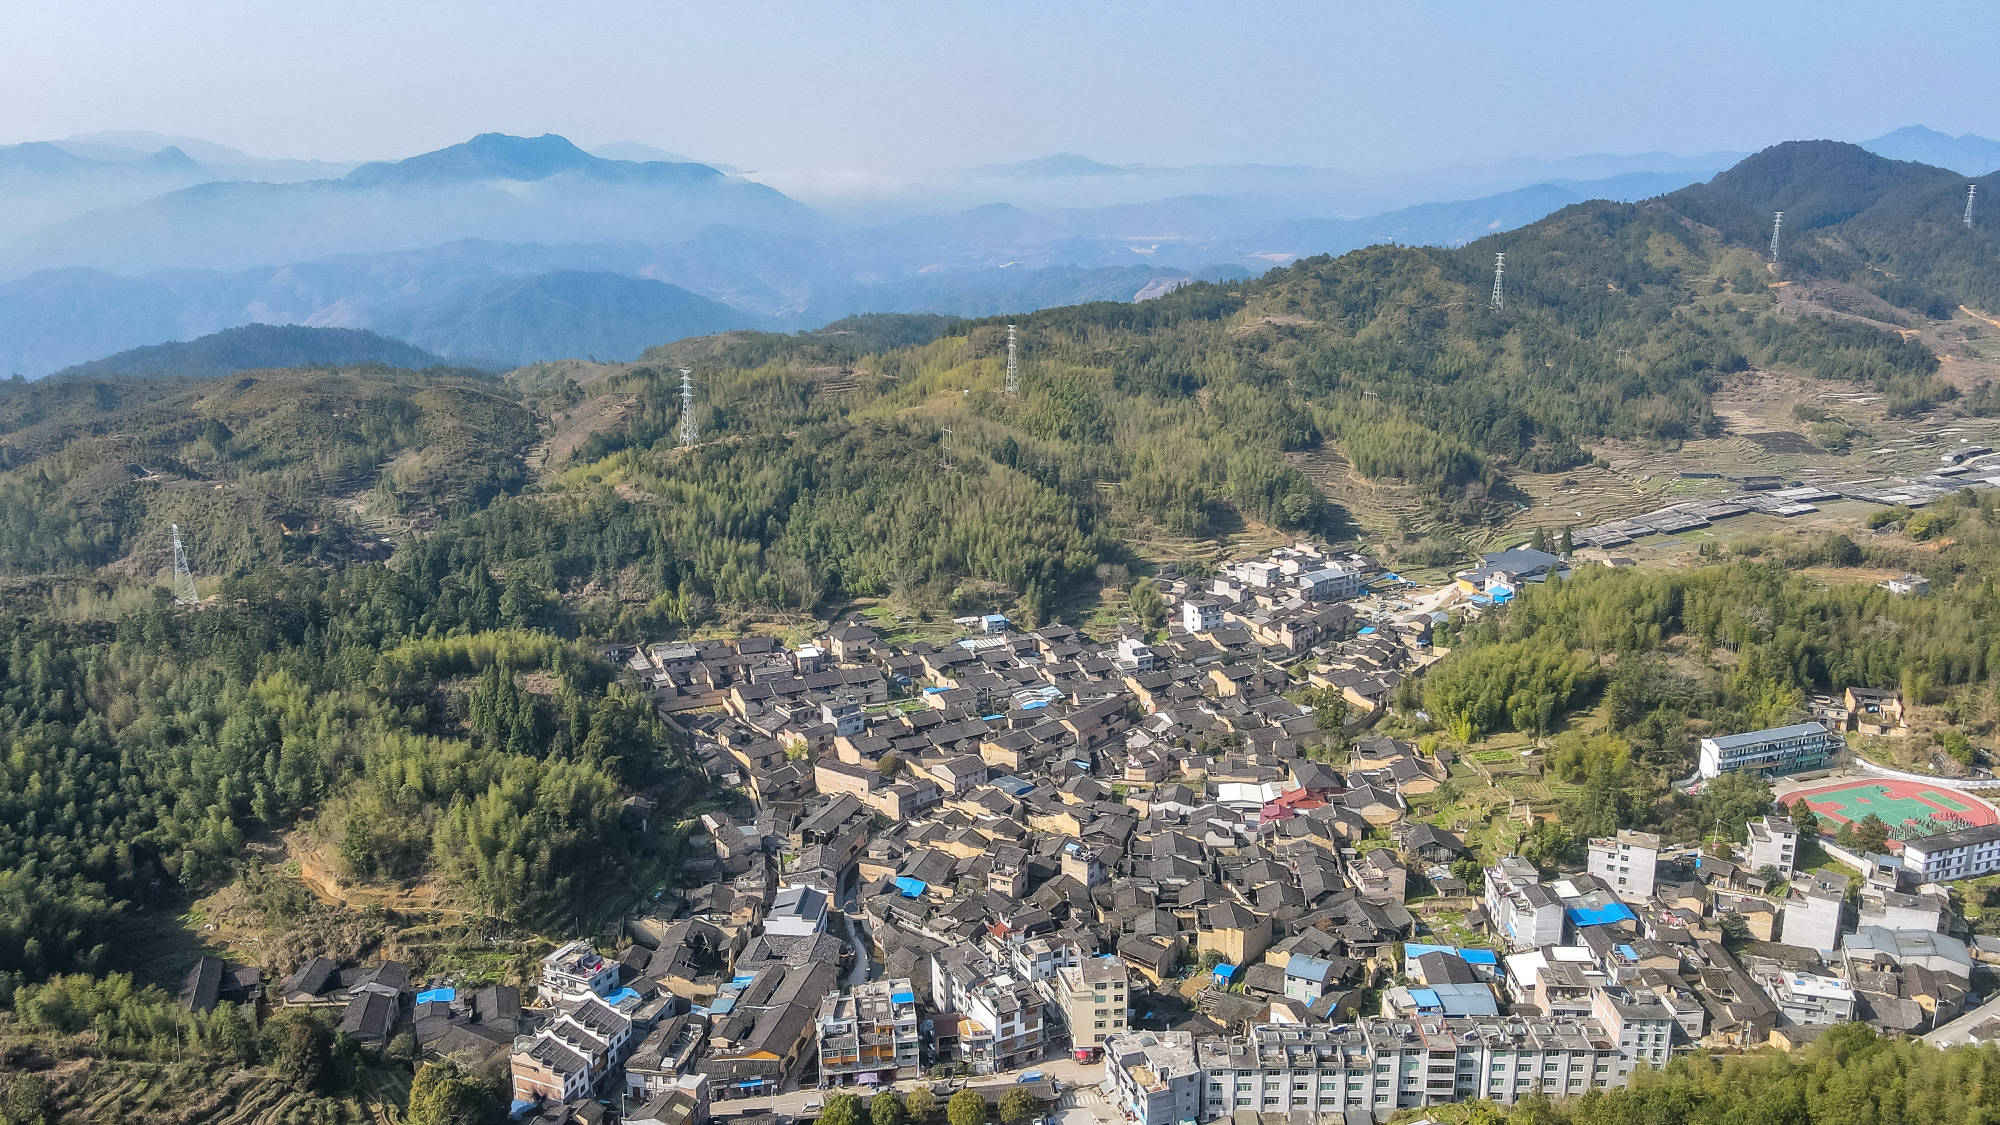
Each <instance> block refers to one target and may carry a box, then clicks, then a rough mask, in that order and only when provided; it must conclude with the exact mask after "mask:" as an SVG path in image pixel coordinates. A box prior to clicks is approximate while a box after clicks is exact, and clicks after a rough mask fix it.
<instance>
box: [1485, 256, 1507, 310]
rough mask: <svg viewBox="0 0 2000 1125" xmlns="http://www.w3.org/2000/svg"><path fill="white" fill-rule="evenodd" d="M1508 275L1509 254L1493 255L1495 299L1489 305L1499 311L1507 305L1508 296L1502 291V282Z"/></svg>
mask: <svg viewBox="0 0 2000 1125" xmlns="http://www.w3.org/2000/svg"><path fill="white" fill-rule="evenodd" d="M1506 276H1507V255H1505V254H1495V255H1493V299H1492V300H1491V301H1489V302H1487V307H1489V308H1491V309H1492V310H1493V311H1494V312H1499V311H1500V310H1501V309H1504V308H1506V307H1507V298H1506V297H1505V296H1504V295H1502V293H1501V291H1500V283H1501V281H1502V280H1504V279H1505V278H1506Z"/></svg>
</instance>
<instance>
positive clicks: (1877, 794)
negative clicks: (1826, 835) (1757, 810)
mask: <svg viewBox="0 0 2000 1125" xmlns="http://www.w3.org/2000/svg"><path fill="white" fill-rule="evenodd" d="M1799 800H1803V801H1805V803H1806V805H1807V807H1809V808H1811V809H1812V811H1813V812H1815V813H1817V814H1819V816H1820V817H1821V818H1822V819H1828V820H1831V821H1832V822H1833V823H1834V824H1849V823H1852V822H1854V821H1858V820H1861V819H1863V818H1865V817H1867V816H1868V815H1869V814H1871V813H1872V814H1874V815H1875V816H1877V817H1880V818H1881V820H1882V822H1883V823H1884V824H1887V825H1888V826H1889V829H1890V831H1891V832H1892V833H1893V832H1897V831H1899V830H1901V829H1902V828H1904V827H1905V826H1908V825H1919V826H1922V825H1924V824H1925V823H1927V822H1928V823H1930V824H1938V825H1954V824H1955V825H1960V826H1964V827H1971V826H1974V825H1984V824H1994V823H2000V815H1996V814H1995V813H1994V811H1993V806H1991V805H1989V804H1987V803H1986V802H1985V801H1982V800H1980V799H1979V798H1977V797H1974V796H1972V795H1970V794H1967V793H1962V792H1960V791H1958V790H1956V789H1947V788H1945V787H1944V786H1942V785H1938V784H1934V783H1932V782H1927V781H1844V782H1837V783H1835V784H1833V785H1822V786H1819V787H1818V788H1815V789H1802V790H1800V791H1798V792H1796V793H1793V794H1792V795H1791V796H1789V797H1787V798H1785V802H1786V804H1790V803H1791V802H1793V801H1799Z"/></svg>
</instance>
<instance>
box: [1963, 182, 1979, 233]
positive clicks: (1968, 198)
mask: <svg viewBox="0 0 2000 1125" xmlns="http://www.w3.org/2000/svg"><path fill="white" fill-rule="evenodd" d="M1977 194H1979V185H1978V184H1967V185H1965V226H1966V229H1968V230H1970V229H1971V227H1972V197H1973V196H1975V195H1977Z"/></svg>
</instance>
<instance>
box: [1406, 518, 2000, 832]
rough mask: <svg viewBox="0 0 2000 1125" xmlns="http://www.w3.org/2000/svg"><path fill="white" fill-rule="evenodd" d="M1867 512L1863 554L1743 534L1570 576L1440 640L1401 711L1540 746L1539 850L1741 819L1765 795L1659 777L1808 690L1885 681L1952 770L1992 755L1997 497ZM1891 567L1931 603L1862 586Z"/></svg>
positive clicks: (1771, 720)
mask: <svg viewBox="0 0 2000 1125" xmlns="http://www.w3.org/2000/svg"><path fill="white" fill-rule="evenodd" d="M1882 515H1883V516H1884V517H1885V518H1884V519H1883V521H1882V524H1881V528H1882V533H1881V534H1880V535H1879V536H1878V537H1876V538H1875V539H1874V540H1872V541H1869V542H1867V544H1866V545H1865V546H1864V545H1861V544H1857V543H1856V542H1855V541H1854V540H1853V539H1851V538H1849V537H1847V536H1844V535H1832V536H1827V537H1824V538H1822V539H1820V540H1817V541H1801V540H1796V539H1795V540H1791V541H1788V542H1785V543H1771V544H1766V543H1759V542H1756V541H1751V542H1747V543H1743V544H1739V545H1737V546H1735V547H1734V548H1732V549H1730V550H1728V551H1726V552H1724V553H1722V554H1721V555H1720V556H1719V557H1717V558H1716V559H1715V560H1714V561H1713V562H1712V563H1711V564H1710V565H1705V566H1701V567H1696V568H1692V569H1686V570H1610V569H1606V568H1603V567H1597V566H1586V567H1583V568H1581V569H1580V570H1579V571H1578V573H1577V574H1576V576H1575V577H1574V578H1572V579H1570V580H1568V581H1562V582H1551V583H1549V584H1547V585H1545V586H1537V587H1532V588H1530V589H1529V590H1527V591H1526V592H1524V594H1523V595H1522V596H1521V597H1520V598H1519V599H1517V600H1516V601H1515V602H1514V603H1513V604H1511V605H1510V606H1509V608H1508V611H1507V612H1506V613H1505V614H1504V615H1499V616H1496V617H1489V618H1486V619H1484V620H1482V621H1480V622H1479V623H1478V624H1477V625H1475V626H1473V627H1471V628H1470V629H1467V630H1465V631H1464V632H1463V633H1462V634H1460V635H1456V636H1450V637H1447V638H1446V639H1445V643H1447V644H1449V645H1451V646H1452V649H1453V651H1452V655H1451V657H1450V658H1449V659H1447V660H1445V661H1444V662H1442V663H1441V664H1439V665H1438V666H1437V667H1436V668H1435V669H1433V670H1432V671H1431V672H1430V673H1429V674H1428V675H1427V676H1426V677H1425V678H1424V679H1423V681H1422V682H1421V684H1419V683H1418V682H1417V681H1414V680H1411V681H1405V683H1404V685H1403V686H1404V694H1403V698H1402V700H1401V702H1402V704H1403V706H1404V707H1405V709H1406V711H1407V713H1410V714H1414V713H1415V712H1416V711H1417V710H1418V709H1419V708H1421V709H1423V710H1424V711H1425V712H1426V713H1427V714H1428V715H1429V716H1430V717H1431V718H1432V719H1433V720H1434V721H1435V723H1436V726H1437V729H1438V731H1439V733H1440V734H1442V735H1443V736H1444V737H1446V738H1449V739H1451V740H1454V741H1456V742H1458V743H1469V742H1476V741H1479V740H1482V739H1484V738H1487V737H1489V736H1491V735H1494V734H1499V733H1504V732H1518V733H1521V734H1526V735H1531V736H1536V737H1540V738H1547V739H1548V745H1549V747H1550V749H1549V751H1548V756H1547V771H1548V776H1549V777H1550V778H1551V779H1552V780H1553V781H1555V782H1556V783H1557V784H1559V785H1561V786H1562V787H1563V790H1562V794H1561V796H1560V797H1559V800H1558V804H1559V805H1560V811H1561V816H1560V828H1556V827H1555V826H1554V825H1551V826H1548V827H1550V828H1551V829H1552V831H1553V834H1552V835H1549V836H1546V837H1545V838H1543V839H1542V840H1541V841H1540V846H1542V847H1544V848H1548V849H1552V850H1553V851H1554V852H1564V851H1569V850H1572V849H1574V848H1576V847H1578V846H1580V842H1581V841H1582V840H1584V839H1586V838H1588V837H1590V836H1593V835H1604V834H1607V833H1610V832H1612V831H1614V830H1616V829H1619V828H1631V827H1642V828H1648V829H1653V830H1658V831H1664V832H1666V833H1667V834H1668V835H1669V836H1670V837H1672V838H1676V839H1681V840H1693V839H1697V838H1699V837H1700V836H1701V835H1702V834H1703V833H1705V832H1712V831H1714V830H1715V827H1716V823H1715V822H1716V820H1717V818H1720V819H1721V820H1722V821H1723V825H1724V827H1725V828H1726V827H1728V825H1729V824H1730V823H1735V824H1737V825H1740V823H1741V820H1742V818H1744V817H1746V816H1754V815H1756V814H1757V812H1758V811H1759V807H1760V805H1763V804H1767V803H1768V800H1769V791H1768V790H1767V789H1763V788H1762V787H1761V786H1760V785H1759V784H1757V783H1755V782H1751V783H1749V785H1748V786H1747V787H1746V786H1738V785H1737V784H1736V782H1737V781H1739V780H1742V779H1738V778H1725V779H1723V780H1721V781H1716V782H1711V783H1709V785H1708V786H1707V787H1706V788H1707V792H1705V793H1704V794H1703V796H1702V798H1701V799H1700V800H1699V801H1697V800H1692V799H1690V798H1687V797H1685V796H1682V795H1679V794H1676V793H1675V792H1674V791H1672V790H1671V789H1670V787H1669V786H1670V783H1671V782H1673V781H1675V780H1678V779H1682V778H1685V777H1688V776H1690V775H1691V774H1692V772H1693V769H1694V763H1695V757H1696V747H1697V744H1698V742H1699V740H1700V739H1701V738H1703V737H1705V736H1708V735H1712V734H1730V733H1735V732H1738V731H1745V730H1759V729H1764V728H1769V727H1774V726H1782V725H1784V724H1787V723H1794V722H1800V721H1803V720H1805V719H1806V718H1807V717H1808V709H1807V698H1808V696H1809V695H1810V694H1811V693H1814V692H1830V693H1833V694H1836V695H1837V694H1838V693H1839V692H1841V691H1842V690H1844V689H1845V688H1847V687H1850V686H1853V687H1863V688H1880V689H1887V690H1892V691H1897V692H1900V693H1901V695H1902V698H1903V700H1904V702H1905V704H1906V705H1907V706H1910V707H1912V708H1924V709H1926V712H1927V713H1934V714H1936V715H1937V716H1938V717H1939V720H1940V722H1941V723H1942V724H1944V725H1945V728H1946V729H1945V731H1944V732H1943V733H1942V734H1941V735H1939V736H1938V737H1939V741H1938V742H1937V743H1936V744H1935V747H1934V749H1935V750H1936V752H1937V753H1938V754H1940V755H1943V756H1948V757H1951V758H1955V759H1957V760H1958V761H1959V762H1960V763H1961V764H1963V765H1970V764H1972V762H1973V761H1974V755H1975V754H1985V755H1988V756H1989V758H1990V757H1991V756H1992V755H1994V754H2000V741H1996V732H2000V690H1996V685H2000V510H1996V507H1995V502H1994V496H1993V493H1991V492H1990V491H1988V492H1979V493H1973V492H1971V491H1967V492H1963V493H1960V494H1958V495H1957V496H1955V497H1953V498H1952V499H1951V500H1949V501H1947V502H1945V503H1940V504H1936V505H1933V506H1931V507H1929V508H1926V509H1924V510H1923V511H1922V512H1921V513H1912V512H1910V511H1908V510H1901V511H1897V510H1884V511H1883V513H1882ZM1850 568H1865V569H1862V570H1859V571H1858V572H1857V571H1854V570H1850ZM1903 571H1914V572H1916V573H1920V574H1923V575H1925V576H1927V577H1928V578H1929V580H1930V581H1931V583H1932V593H1931V595H1930V596H1928V597H1919V598H1910V597H1901V596H1898V595H1895V594H1891V593H1889V592H1888V591H1886V590H1884V589H1882V588H1881V587H1879V586H1878V585H1875V584H1873V583H1871V582H1868V581H1866V580H1865V579H1862V578H1861V577H1859V575H1860V574H1868V573H1883V572H1887V573H1897V572H1903ZM1918 738H1921V740H1922V741H1921V742H1920V743H1916V745H1919V746H1922V747H1926V748H1929V747H1931V746H1932V744H1931V739H1932V735H1930V734H1924V735H1921V736H1918V735H1914V734H1913V735H1912V736H1911V739H1912V740H1916V739H1918Z"/></svg>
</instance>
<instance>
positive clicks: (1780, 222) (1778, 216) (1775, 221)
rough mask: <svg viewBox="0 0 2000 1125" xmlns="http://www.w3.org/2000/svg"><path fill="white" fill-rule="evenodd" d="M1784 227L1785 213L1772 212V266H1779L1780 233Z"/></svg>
mask: <svg viewBox="0 0 2000 1125" xmlns="http://www.w3.org/2000/svg"><path fill="white" fill-rule="evenodd" d="M1784 226H1785V213H1784V212H1783V211H1773V212H1771V264H1772V265H1774V266H1775V265H1777V264H1778V232H1779V231H1780V230H1782V229H1784Z"/></svg>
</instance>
